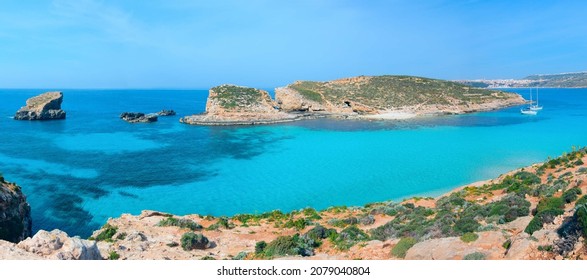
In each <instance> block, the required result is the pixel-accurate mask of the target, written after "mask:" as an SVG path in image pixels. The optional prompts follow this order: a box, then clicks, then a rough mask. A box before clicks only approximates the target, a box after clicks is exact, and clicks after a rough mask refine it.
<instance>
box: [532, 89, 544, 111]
mask: <svg viewBox="0 0 587 280" xmlns="http://www.w3.org/2000/svg"><path fill="white" fill-rule="evenodd" d="M531 94H532V92H530V98H532V95H531ZM530 100H532V99H530ZM530 110H532V111H540V110H542V106H539V105H538V88H536V105H533V104H532V103H530Z"/></svg>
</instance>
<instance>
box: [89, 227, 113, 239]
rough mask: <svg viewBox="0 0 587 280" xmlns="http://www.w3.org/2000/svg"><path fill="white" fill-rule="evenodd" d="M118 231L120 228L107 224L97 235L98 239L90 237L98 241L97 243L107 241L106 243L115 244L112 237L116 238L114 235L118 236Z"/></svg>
mask: <svg viewBox="0 0 587 280" xmlns="http://www.w3.org/2000/svg"><path fill="white" fill-rule="evenodd" d="M117 231H118V227H115V226H112V225H110V224H105V225H104V226H103V227H102V229H101V231H100V233H99V234H98V235H96V237H94V238H92V237H90V240H92V239H93V240H96V241H106V242H113V240H112V237H114V235H115V234H116V232H117Z"/></svg>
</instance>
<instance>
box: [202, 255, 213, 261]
mask: <svg viewBox="0 0 587 280" xmlns="http://www.w3.org/2000/svg"><path fill="white" fill-rule="evenodd" d="M200 260H202V261H214V260H216V259H215V258H214V257H212V256H203V257H202V258H200Z"/></svg>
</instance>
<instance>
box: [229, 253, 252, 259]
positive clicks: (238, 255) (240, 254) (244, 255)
mask: <svg viewBox="0 0 587 280" xmlns="http://www.w3.org/2000/svg"><path fill="white" fill-rule="evenodd" d="M248 255H249V253H247V252H245V251H242V252H239V253H238V254H237V255H236V256H234V257H232V259H233V260H244V259H246V258H247V256H248Z"/></svg>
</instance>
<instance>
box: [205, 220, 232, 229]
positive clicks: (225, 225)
mask: <svg viewBox="0 0 587 280" xmlns="http://www.w3.org/2000/svg"><path fill="white" fill-rule="evenodd" d="M220 228H225V229H233V228H234V224H233V223H232V222H229V221H228V218H226V217H220V218H218V221H217V222H216V223H214V224H213V225H211V226H209V227H208V230H217V229H220Z"/></svg>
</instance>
